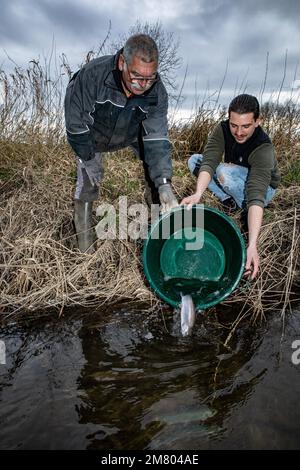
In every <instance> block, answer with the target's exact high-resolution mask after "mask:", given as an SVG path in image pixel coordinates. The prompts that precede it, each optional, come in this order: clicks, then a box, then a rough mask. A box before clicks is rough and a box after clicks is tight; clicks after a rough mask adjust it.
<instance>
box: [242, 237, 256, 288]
mask: <svg viewBox="0 0 300 470" xmlns="http://www.w3.org/2000/svg"><path fill="white" fill-rule="evenodd" d="M258 267H259V254H258V251H257V248H256V245H252V246H248V248H247V260H246V266H245V274H244V276H247V277H249V276H250V274H251V272H252V274H251V279H252V280H253V279H254V278H255V277H256V275H257V273H258Z"/></svg>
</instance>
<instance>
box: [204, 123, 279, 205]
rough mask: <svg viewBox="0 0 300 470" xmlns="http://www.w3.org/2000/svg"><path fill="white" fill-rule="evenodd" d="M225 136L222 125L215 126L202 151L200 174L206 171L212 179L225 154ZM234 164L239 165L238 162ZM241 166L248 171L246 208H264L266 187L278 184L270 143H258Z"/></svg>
mask: <svg viewBox="0 0 300 470" xmlns="http://www.w3.org/2000/svg"><path fill="white" fill-rule="evenodd" d="M223 124H224V123H223ZM225 135H226V134H225V133H224V132H223V128H222V123H219V124H217V126H216V127H215V128H214V130H213V132H212V134H211V135H210V137H209V139H208V142H207V144H206V146H205V149H204V151H203V157H204V158H203V162H202V164H201V167H200V172H201V171H207V172H208V173H209V174H210V176H211V177H213V175H214V173H215V171H216V168H217V166H218V165H219V163H221V161H222V157H223V156H224V153H225V145H226V144H225ZM250 139H251V138H250ZM250 139H249V140H250ZM227 158H228V157H227ZM235 163H236V164H239V163H238V162H235ZM243 166H247V167H248V169H249V173H248V178H247V183H246V199H247V206H248V207H250V206H252V205H257V206H260V207H264V201H265V196H266V193H267V189H268V186H271V187H272V188H274V189H275V188H277V187H278V185H279V183H280V172H279V170H278V166H277V159H276V155H275V151H274V146H273V144H272V143H271V141H270V143H262V144H259V143H258V145H257V147H256V148H254V150H252V151H251V153H249V156H247V165H245V164H244V165H243Z"/></svg>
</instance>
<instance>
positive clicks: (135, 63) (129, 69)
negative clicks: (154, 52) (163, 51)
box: [118, 54, 157, 95]
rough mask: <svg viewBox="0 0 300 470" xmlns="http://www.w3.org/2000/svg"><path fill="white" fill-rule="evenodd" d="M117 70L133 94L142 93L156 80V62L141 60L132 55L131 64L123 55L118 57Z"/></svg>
mask: <svg viewBox="0 0 300 470" xmlns="http://www.w3.org/2000/svg"><path fill="white" fill-rule="evenodd" d="M118 66H119V70H120V71H121V72H122V80H123V82H124V83H125V84H126V88H127V89H128V90H129V91H130V92H131V93H134V94H135V95H142V94H143V93H145V91H147V90H149V88H150V87H151V86H152V85H153V83H155V82H156V79H157V62H148V63H147V62H143V61H142V60H141V59H140V58H139V57H137V56H134V57H133V59H132V61H131V64H129V65H128V64H127V63H126V62H125V59H124V57H123V55H122V54H121V55H120V57H119V64H118Z"/></svg>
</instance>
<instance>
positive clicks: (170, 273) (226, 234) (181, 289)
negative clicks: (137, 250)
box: [143, 204, 246, 334]
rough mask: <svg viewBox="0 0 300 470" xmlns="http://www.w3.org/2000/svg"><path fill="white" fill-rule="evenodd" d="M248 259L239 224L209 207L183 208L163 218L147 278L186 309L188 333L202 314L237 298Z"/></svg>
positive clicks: (151, 244)
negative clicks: (232, 296) (220, 303)
mask: <svg viewBox="0 0 300 470" xmlns="http://www.w3.org/2000/svg"><path fill="white" fill-rule="evenodd" d="M245 260H246V250H245V244H244V240H243V237H242V235H241V233H240V230H239V228H238V227H237V225H236V224H235V223H234V221H233V220H232V219H231V218H230V217H228V216H227V215H225V214H223V213H222V212H220V211H218V210H216V209H213V208H211V207H207V206H204V205H203V204H198V205H195V206H193V208H192V210H189V211H188V210H187V209H186V208H185V207H184V206H179V207H176V208H174V209H172V211H170V212H168V213H166V214H164V215H163V216H162V217H160V218H159V219H157V220H156V222H155V223H154V224H153V225H152V227H151V229H150V231H149V233H148V237H147V239H146V240H145V244H144V249H143V267H144V272H145V276H146V278H147V280H148V282H149V284H150V286H151V287H152V289H153V290H154V292H155V293H156V294H157V295H158V296H159V297H161V298H162V299H163V300H164V301H165V302H167V303H168V304H170V305H172V306H173V307H175V308H176V307H179V306H180V307H181V319H182V325H183V327H182V333H183V334H184V332H191V330H192V327H193V324H194V321H195V311H196V310H206V309H208V308H209V307H212V306H214V305H216V304H218V303H219V302H221V301H222V300H224V299H225V298H226V297H228V296H229V295H230V294H231V292H232V291H233V290H234V289H235V288H236V286H237V285H238V283H239V281H240V279H241V277H242V274H243V271H244V265H245ZM185 334H188V333H185Z"/></svg>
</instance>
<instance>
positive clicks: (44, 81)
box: [0, 58, 300, 328]
mask: <svg viewBox="0 0 300 470" xmlns="http://www.w3.org/2000/svg"><path fill="white" fill-rule="evenodd" d="M49 70H50V69H49V67H48V65H47V66H42V65H41V64H40V63H39V62H37V61H32V62H31V63H30V66H29V68H28V70H22V69H20V68H19V67H16V68H15V70H14V71H13V72H12V73H11V74H10V75H8V74H6V73H5V72H4V71H1V72H0V86H1V93H2V99H1V107H0V161H1V165H0V216H1V227H0V231H1V233H0V237H1V242H0V243H1V249H0V289H1V307H0V308H1V312H2V314H3V315H4V316H7V315H8V316H9V315H14V316H15V315H17V314H21V313H22V314H26V313H28V312H29V311H32V312H41V311H42V310H43V311H44V310H45V309H51V311H52V310H53V308H54V309H55V310H56V311H58V312H59V313H62V312H63V310H64V308H66V307H73V306H83V307H93V308H96V307H99V306H102V305H103V304H107V305H112V304H117V303H120V302H133V303H134V306H135V307H136V308H137V309H141V308H143V309H144V310H146V311H147V312H149V311H151V310H154V309H155V310H159V309H161V308H162V306H163V304H162V303H161V301H160V300H159V299H158V298H157V297H156V296H155V295H154V294H153V293H152V292H151V291H150V289H149V288H148V286H147V284H146V283H145V279H144V275H143V270H142V266H141V261H140V252H141V247H142V240H137V241H134V240H105V241H101V242H100V241H98V244H97V251H96V252H95V254H93V255H90V254H82V253H80V252H79V251H78V250H77V248H76V239H75V234H74V228H73V223H72V219H73V191H74V186H75V177H76V172H75V160H74V158H73V154H72V151H71V148H70V147H69V146H68V144H67V142H66V139H65V130H64V122H63V114H62V111H63V96H64V89H65V79H66V77H68V76H69V74H70V73H71V72H70V68H69V67H68V64H67V62H66V61H65V58H62V62H61V65H60V67H59V68H58V69H57V73H56V78H54V79H53V78H52V77H50V73H49ZM264 114H265V115H264V118H265V128H266V130H267V131H268V132H269V134H270V136H271V138H272V139H273V142H274V144H275V147H276V150H277V155H278V160H279V166H280V169H281V171H282V175H283V180H282V186H281V188H280V189H279V191H278V195H277V197H276V198H275V200H274V202H272V204H271V205H270V207H269V208H268V209H267V210H266V213H265V218H264V226H263V229H262V232H261V237H260V251H261V254H262V262H261V270H260V274H259V276H258V278H257V279H256V280H255V281H254V282H249V281H245V280H243V281H241V283H240V287H239V288H238V289H237V290H236V291H235V292H234V293H233V295H232V296H231V297H230V298H228V299H227V300H226V301H225V302H224V304H226V305H231V304H236V305H238V306H239V307H240V308H239V309H238V310H239V314H238V315H237V317H236V318H235V320H234V323H233V328H235V327H236V325H237V324H238V322H239V321H240V320H241V319H242V318H244V316H249V315H251V318H252V320H253V321H258V320H262V319H263V318H264V316H265V315H266V313H267V312H275V311H277V312H281V313H282V314H283V315H284V312H286V310H287V308H288V306H289V305H290V303H291V301H293V299H294V298H295V295H294V294H295V293H296V292H297V289H299V284H300V270H299V256H298V253H299V238H300V236H299V203H300V188H299V183H300V167H299V161H300V134H299V108H298V107H296V106H294V105H292V103H291V102H289V103H286V105H284V106H280V107H279V106H278V104H277V106H276V105H272V103H269V105H268V106H266V107H265V109H264ZM216 119H217V118H216V113H215V112H214V110H207V109H205V108H204V107H199V109H198V111H197V112H196V114H195V115H194V116H191V118H190V120H189V122H188V123H186V124H184V125H182V124H180V123H176V122H175V123H173V125H172V127H171V128H170V136H171V140H172V142H173V146H174V151H173V161H174V178H173V185H174V189H175V192H176V194H177V197H178V199H179V200H181V199H182V198H183V197H184V196H186V195H188V194H190V192H191V190H192V188H193V185H194V181H193V180H192V178H191V176H190V174H189V172H188V169H187V165H186V162H187V159H188V157H189V156H190V155H191V154H192V153H194V152H199V151H201V150H202V149H203V147H204V145H205V142H206V140H207V137H208V134H209V132H210V131H211V129H212V127H213V126H214V124H215V122H216ZM106 169H107V171H106V174H105V178H104V181H103V185H102V188H101V195H100V198H99V204H100V203H102V202H103V201H106V202H109V203H112V204H114V205H115V206H116V207H117V205H118V197H119V196H121V195H127V196H128V203H129V204H130V203H135V202H143V201H144V187H143V171H142V167H141V164H140V163H139V162H138V161H137V160H136V159H135V157H134V156H133V155H131V154H130V152H129V151H127V150H123V151H120V152H118V153H115V154H113V155H109V156H107V158H106ZM204 202H205V203H206V204H209V205H212V206H214V207H219V205H218V202H217V200H216V199H215V198H214V197H213V196H212V195H211V194H209V193H208V192H207V193H206V194H205V199H204ZM96 206H97V204H95V209H96ZM234 217H235V219H236V221H237V223H239V214H238V213H237V214H236V215H235V216H234ZM94 222H95V225H96V224H97V223H98V222H99V219H97V216H96V214H95V219H94ZM212 310H213V309H212Z"/></svg>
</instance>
